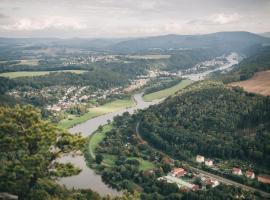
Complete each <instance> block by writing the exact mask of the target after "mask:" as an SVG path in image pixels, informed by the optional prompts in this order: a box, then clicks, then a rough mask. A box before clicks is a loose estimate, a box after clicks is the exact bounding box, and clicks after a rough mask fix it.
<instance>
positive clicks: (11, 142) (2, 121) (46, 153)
mask: <svg viewBox="0 0 270 200" xmlns="http://www.w3.org/2000/svg"><path fill="white" fill-rule="evenodd" d="M84 142H85V141H84V139H83V138H82V137H81V136H80V135H71V134H69V133H67V132H65V131H64V130H62V129H59V128H57V127H56V126H55V125H53V124H51V123H49V122H47V121H44V120H42V119H41V114H40V111H39V110H37V109H35V108H33V107H32V106H16V107H15V108H8V107H0V160H1V165H0V191H5V192H12V193H13V194H16V195H18V196H19V198H20V199H24V198H27V195H29V194H30V193H31V191H32V190H33V189H34V188H35V187H36V186H37V183H38V181H40V180H42V179H52V180H53V179H56V178H57V177H62V176H70V175H74V174H76V173H78V172H79V171H80V169H78V168H76V167H74V166H73V165H72V164H70V163H67V164H63V163H60V162H58V159H59V158H60V157H61V156H63V155H65V154H70V153H79V150H80V146H82V144H84Z"/></svg>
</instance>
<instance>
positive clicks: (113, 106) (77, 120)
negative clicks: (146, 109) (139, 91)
mask: <svg viewBox="0 0 270 200" xmlns="http://www.w3.org/2000/svg"><path fill="white" fill-rule="evenodd" d="M133 105H134V101H133V100H132V99H121V100H115V101H112V102H110V103H106V104H104V105H102V106H99V107H95V108H91V109H90V110H89V112H87V113H86V114H84V115H82V116H79V117H76V116H73V117H72V118H71V119H70V118H69V119H64V120H62V121H60V122H59V124H58V125H59V127H61V128H64V129H68V128H71V127H73V126H74V125H77V124H81V123H83V122H86V121H87V120H89V119H92V118H95V117H98V116H100V115H104V114H107V113H110V112H115V111H118V110H121V109H124V108H127V107H132V106H133Z"/></svg>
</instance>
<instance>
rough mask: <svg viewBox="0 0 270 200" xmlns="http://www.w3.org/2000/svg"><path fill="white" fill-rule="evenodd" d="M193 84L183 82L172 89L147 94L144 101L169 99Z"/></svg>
mask: <svg viewBox="0 0 270 200" xmlns="http://www.w3.org/2000/svg"><path fill="white" fill-rule="evenodd" d="M191 83H192V81H191V80H182V81H181V82H180V83H178V84H176V85H174V86H172V87H170V88H167V89H163V90H160V91H157V92H153V93H149V94H146V95H144V96H143V99H144V100H145V101H153V100H156V99H162V98H165V97H168V96H170V95H173V94H174V93H175V92H177V91H179V90H181V89H183V88H185V87H186V86H188V85H190V84H191Z"/></svg>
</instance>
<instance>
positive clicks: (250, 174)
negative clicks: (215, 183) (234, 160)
mask: <svg viewBox="0 0 270 200" xmlns="http://www.w3.org/2000/svg"><path fill="white" fill-rule="evenodd" d="M232 173H233V174H234V175H238V176H243V175H245V176H246V177H247V178H250V179H255V178H256V176H255V173H254V172H253V171H251V170H248V171H246V172H245V173H243V172H242V170H241V168H239V167H234V168H233V169H232ZM257 181H258V182H261V183H266V184H270V176H269V175H266V174H259V175H258V176H257Z"/></svg>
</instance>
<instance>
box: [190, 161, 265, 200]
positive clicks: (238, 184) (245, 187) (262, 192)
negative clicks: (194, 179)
mask: <svg viewBox="0 0 270 200" xmlns="http://www.w3.org/2000/svg"><path fill="white" fill-rule="evenodd" d="M189 168H190V169H192V170H194V171H196V172H198V173H201V174H204V175H206V176H209V177H212V178H214V179H217V180H218V181H220V182H221V183H223V184H226V185H233V186H235V187H239V188H242V189H244V190H247V191H252V192H259V193H260V194H261V195H262V196H263V197H265V198H270V194H269V193H267V192H264V191H262V190H259V189H256V188H253V187H249V186H247V185H243V184H241V183H237V182H235V181H232V180H229V179H226V178H223V177H221V176H217V175H215V174H211V173H209V172H206V171H203V170H201V169H197V168H195V167H191V166H189Z"/></svg>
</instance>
